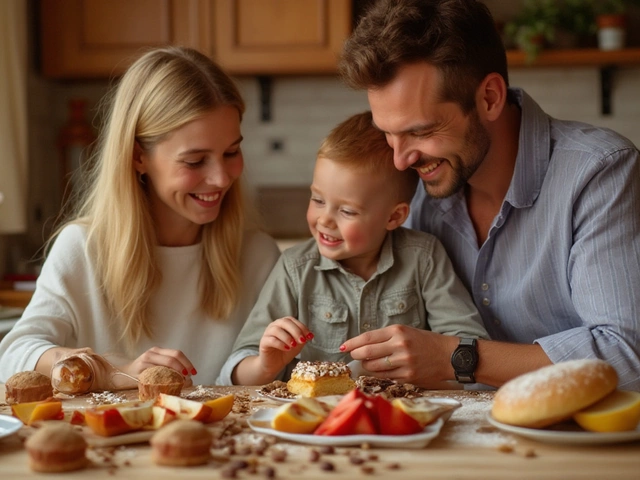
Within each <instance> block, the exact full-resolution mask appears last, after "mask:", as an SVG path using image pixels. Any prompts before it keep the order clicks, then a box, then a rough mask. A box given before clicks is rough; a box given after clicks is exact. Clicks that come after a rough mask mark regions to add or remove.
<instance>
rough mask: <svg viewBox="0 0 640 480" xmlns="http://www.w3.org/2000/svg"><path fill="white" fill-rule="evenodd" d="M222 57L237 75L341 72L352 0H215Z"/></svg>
mask: <svg viewBox="0 0 640 480" xmlns="http://www.w3.org/2000/svg"><path fill="white" fill-rule="evenodd" d="M214 3H215V15H214V17H215V28H214V30H215V38H216V59H217V60H218V61H219V62H220V64H221V65H222V66H223V67H224V68H226V69H227V71H228V72H230V73H232V74H247V75H250V74H255V75H272V74H322V73H335V72H336V66H337V63H338V57H339V55H340V52H341V50H342V45H343V43H344V41H345V40H346V38H347V37H348V36H349V34H350V33H351V25H352V5H351V1H349V0H215V1H214Z"/></svg>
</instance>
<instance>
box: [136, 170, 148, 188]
mask: <svg viewBox="0 0 640 480" xmlns="http://www.w3.org/2000/svg"><path fill="white" fill-rule="evenodd" d="M136 175H137V176H138V183H139V184H140V185H146V184H147V177H146V176H145V174H144V173H140V172H136Z"/></svg>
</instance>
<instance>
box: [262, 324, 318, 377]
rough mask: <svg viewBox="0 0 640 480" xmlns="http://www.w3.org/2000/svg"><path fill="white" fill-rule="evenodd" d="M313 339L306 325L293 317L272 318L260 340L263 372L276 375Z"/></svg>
mask: <svg viewBox="0 0 640 480" xmlns="http://www.w3.org/2000/svg"><path fill="white" fill-rule="evenodd" d="M312 339H313V333H311V332H310V331H309V329H308V328H307V326H306V325H305V324H303V323H302V322H300V321H298V320H297V319H295V318H293V317H283V318H279V319H277V320H274V321H273V322H271V323H270V324H269V326H268V327H267V328H266V329H265V331H264V334H263V335H262V339H261V340H260V348H259V351H260V354H259V359H260V365H261V369H262V371H264V372H268V373H270V374H271V373H272V374H273V376H275V375H277V373H278V372H280V370H282V369H283V368H284V367H286V366H287V365H288V364H289V362H291V360H293V359H294V358H295V356H296V355H298V353H300V351H301V350H302V349H303V348H304V346H305V344H306V343H307V342H308V341H310V340H312Z"/></svg>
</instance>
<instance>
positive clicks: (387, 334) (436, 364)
mask: <svg viewBox="0 0 640 480" xmlns="http://www.w3.org/2000/svg"><path fill="white" fill-rule="evenodd" d="M457 344H458V338H457V337H448V336H445V335H440V334H438V333H434V332H431V331H427V330H421V329H417V328H413V327H408V326H406V325H390V326H388V327H385V328H381V329H379V330H373V331H371V332H366V333H363V334H361V335H358V336H357V337H355V338H352V339H349V340H347V341H346V342H344V344H343V345H342V346H341V347H340V350H341V351H343V352H349V353H351V356H352V357H353V358H354V359H356V360H360V361H361V362H362V366H363V367H364V368H365V369H367V370H369V371H370V372H374V373H375V375H376V376H378V377H381V378H389V379H392V380H396V381H398V382H402V383H412V384H414V385H416V386H419V387H422V388H444V387H443V382H445V381H450V380H451V379H452V378H453V368H452V367H451V364H450V360H449V359H450V356H451V352H453V350H454V349H455V348H456V345H457ZM447 388H451V387H447Z"/></svg>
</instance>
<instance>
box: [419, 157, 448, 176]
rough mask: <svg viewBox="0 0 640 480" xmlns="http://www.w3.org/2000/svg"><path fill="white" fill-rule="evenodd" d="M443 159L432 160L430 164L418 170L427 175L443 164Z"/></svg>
mask: <svg viewBox="0 0 640 480" xmlns="http://www.w3.org/2000/svg"><path fill="white" fill-rule="evenodd" d="M442 162H443V160H436V161H435V162H431V163H430V164H429V165H427V166H425V167H420V168H418V172H419V173H420V174H422V175H426V174H428V173H431V172H433V171H434V170H435V169H436V168H438V167H439V166H440V164H442Z"/></svg>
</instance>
